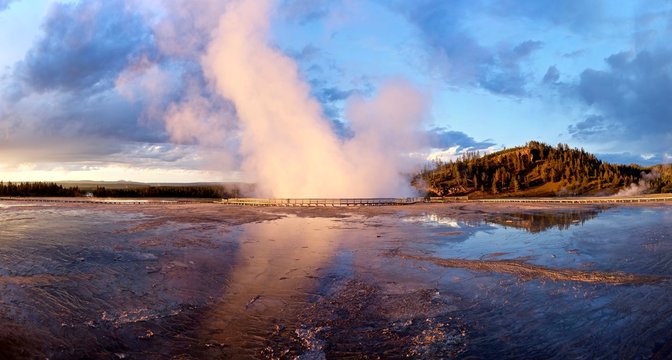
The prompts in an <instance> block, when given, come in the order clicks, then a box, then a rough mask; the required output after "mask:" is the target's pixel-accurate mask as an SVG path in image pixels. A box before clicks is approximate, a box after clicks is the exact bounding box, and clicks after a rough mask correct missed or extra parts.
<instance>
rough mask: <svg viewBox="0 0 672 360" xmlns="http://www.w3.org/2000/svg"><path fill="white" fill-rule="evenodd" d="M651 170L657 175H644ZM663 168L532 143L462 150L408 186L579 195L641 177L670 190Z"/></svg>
mask: <svg viewBox="0 0 672 360" xmlns="http://www.w3.org/2000/svg"><path fill="white" fill-rule="evenodd" d="M652 172H655V174H656V176H649V177H646V176H644V175H645V174H649V173H652ZM668 172H672V171H670V169H669V168H668V167H662V166H658V167H657V168H642V167H640V166H638V165H634V164H633V165H615V164H610V163H607V162H603V161H601V160H599V159H597V158H596V157H595V156H594V155H592V154H589V153H587V152H586V151H584V150H583V149H570V148H569V146H568V145H567V144H558V145H557V146H556V147H553V146H550V145H547V144H544V143H540V142H536V141H531V142H529V143H527V144H526V145H525V146H521V147H516V148H512V149H505V150H502V151H499V152H495V153H491V154H487V155H481V154H480V153H478V152H467V153H465V154H463V155H462V156H461V157H460V158H459V159H457V160H455V161H449V162H442V161H440V160H436V161H435V162H434V163H433V164H431V165H426V166H425V167H424V168H423V169H422V170H421V171H420V172H419V173H418V174H417V175H415V176H414V178H413V180H412V183H413V185H415V186H416V188H418V189H423V190H425V191H426V192H427V193H428V194H429V195H430V196H431V195H439V196H447V195H464V194H471V193H476V194H481V195H484V196H491V195H503V194H508V193H524V192H525V191H526V190H528V191H529V190H532V189H535V188H536V189H538V190H539V191H537V192H536V194H537V195H580V194H586V193H592V194H603V193H613V192H615V191H617V190H618V189H621V188H627V187H629V186H630V185H631V184H633V183H638V182H639V181H640V180H642V179H643V178H645V179H646V181H647V182H648V184H647V185H648V186H650V188H651V189H653V191H657V192H661V191H672V174H671V175H669V176H668V174H667V173H668Z"/></svg>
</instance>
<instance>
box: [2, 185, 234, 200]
mask: <svg viewBox="0 0 672 360" xmlns="http://www.w3.org/2000/svg"><path fill="white" fill-rule="evenodd" d="M88 194H90V195H92V196H95V197H116V198H146V197H165V198H213V199H214V198H230V197H238V196H240V193H239V190H238V189H236V188H233V189H227V188H226V187H224V186H222V185H198V186H140V187H132V188H114V189H107V188H105V187H104V186H97V187H96V188H95V189H92V190H90V191H84V190H81V189H80V188H79V187H78V186H73V187H64V186H62V185H59V184H56V183H53V182H18V183H13V182H2V181H0V196H20V197H29V196H44V197H50V196H56V197H76V196H86V195H88Z"/></svg>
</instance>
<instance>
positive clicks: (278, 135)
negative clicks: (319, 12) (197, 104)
mask: <svg viewBox="0 0 672 360" xmlns="http://www.w3.org/2000/svg"><path fill="white" fill-rule="evenodd" d="M270 10H271V3H270V1H268V0H241V1H235V2H232V3H230V4H229V7H228V8H227V10H226V12H225V13H224V15H223V16H222V17H221V19H220V21H219V26H218V27H217V29H216V30H215V31H214V32H213V38H212V41H211V43H210V44H209V45H208V47H207V52H206V54H205V55H204V56H203V58H202V61H201V63H202V66H203V69H204V72H205V74H206V77H207V78H208V80H209V81H210V82H211V83H212V84H213V85H214V87H215V88H216V90H217V92H218V93H219V94H220V95H221V96H223V97H224V98H227V99H229V100H230V101H232V102H233V104H234V105H235V109H236V112H237V116H238V118H239V121H240V124H239V125H240V129H241V138H240V149H239V150H240V153H241V155H242V157H243V164H242V170H243V171H244V172H245V173H247V174H250V175H252V176H254V180H255V181H256V183H257V186H258V192H259V194H258V195H260V196H272V197H382V196H400V195H408V194H410V187H409V185H408V183H409V182H408V179H405V178H404V176H403V174H404V173H405V172H408V171H411V170H412V166H413V162H412V161H410V157H409V153H411V152H412V151H413V150H415V149H417V148H418V146H419V145H420V144H421V142H422V139H421V136H420V131H419V128H420V123H421V120H422V119H423V117H424V115H425V110H426V105H427V100H426V98H425V96H424V94H422V93H420V92H419V91H418V90H416V89H414V88H413V87H411V86H410V85H409V84H408V83H406V82H404V81H401V80H397V81H391V82H389V83H387V84H384V85H383V86H382V87H381V88H380V90H379V94H378V96H377V97H376V98H374V99H372V100H367V99H362V98H359V99H354V100H353V101H351V103H350V104H349V105H348V107H347V115H348V118H349V120H350V122H351V124H352V129H353V131H354V134H355V135H354V137H353V138H352V139H349V140H347V141H343V140H341V139H339V138H338V137H337V136H336V135H335V134H334V132H333V131H332V130H331V128H330V126H329V123H328V121H327V120H326V119H325V118H324V117H323V115H322V109H321V108H320V104H319V103H318V102H317V101H316V100H315V99H314V98H312V97H311V96H310V88H309V86H308V85H307V84H306V82H305V81H303V79H302V78H301V76H300V74H299V70H298V67H297V65H296V64H295V63H294V61H293V60H292V59H290V58H289V57H288V56H286V55H284V54H282V53H281V52H280V51H278V50H276V49H274V48H272V47H271V46H269V45H268V39H267V36H268V32H269V30H270V29H269V28H270V21H269V17H270ZM169 130H170V129H169ZM181 131H184V129H181Z"/></svg>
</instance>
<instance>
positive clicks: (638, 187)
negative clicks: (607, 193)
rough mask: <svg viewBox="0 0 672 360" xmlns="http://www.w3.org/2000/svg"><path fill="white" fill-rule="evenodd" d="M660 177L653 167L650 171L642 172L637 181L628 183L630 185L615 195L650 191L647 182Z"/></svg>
mask: <svg viewBox="0 0 672 360" xmlns="http://www.w3.org/2000/svg"><path fill="white" fill-rule="evenodd" d="M658 178H660V173H659V172H658V170H656V169H653V170H652V171H651V172H650V173H642V174H641V178H640V179H639V181H638V182H637V183H632V184H630V187H628V188H625V189H622V190H621V191H619V192H618V193H617V194H616V195H615V196H633V195H641V194H646V193H649V192H651V187H650V186H649V183H650V182H651V181H654V180H656V179H658Z"/></svg>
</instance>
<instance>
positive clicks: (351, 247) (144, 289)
mask: <svg viewBox="0 0 672 360" xmlns="http://www.w3.org/2000/svg"><path fill="white" fill-rule="evenodd" d="M670 295H672V208H670V207H669V206H665V205H650V206H646V207H643V206H636V207H625V206H621V207H597V206H586V205H581V206H564V205H562V206H558V205H547V206H544V205H538V204H537V205H534V206H532V205H516V206H514V207H512V206H510V205H501V204H497V205H494V204H493V205H489V204H488V205H480V204H435V205H414V206H403V207H370V208H369V207H367V208H345V209H332V208H326V209H305V208H304V209H291V208H284V209H281V208H250V207H236V206H227V205H221V204H155V203H151V202H149V203H147V204H141V205H104V204H103V205H101V204H97V205H95V204H46V205H44V204H39V203H30V202H10V201H7V202H0V358H1V359H12V358H50V359H73V358H74V359H78V358H81V359H84V358H102V359H147V358H149V359H152V358H155V359H164V358H176V359H190V358H195V359H203V358H205V359H208V358H209V359H220V358H283V359H284V358H288V359H289V358H296V357H298V358H301V359H323V358H371V359H376V358H465V359H477V358H517V359H518V358H530V359H532V358H535V359H536V358H558V359H560V358H562V359H565V358H591V359H592V358H643V359H648V358H659V359H666V358H670V357H672V301H669V298H670Z"/></svg>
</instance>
